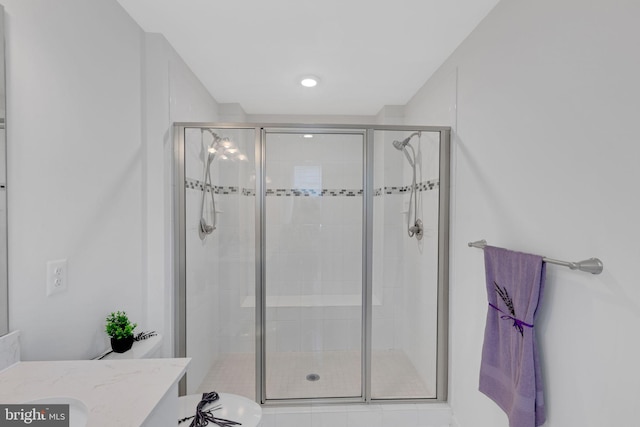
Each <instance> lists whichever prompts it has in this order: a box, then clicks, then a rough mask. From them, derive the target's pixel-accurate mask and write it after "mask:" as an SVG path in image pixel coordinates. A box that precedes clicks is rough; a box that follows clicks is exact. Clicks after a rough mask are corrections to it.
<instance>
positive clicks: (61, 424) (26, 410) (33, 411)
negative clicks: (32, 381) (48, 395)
mask: <svg viewBox="0 0 640 427" xmlns="http://www.w3.org/2000/svg"><path fill="white" fill-rule="evenodd" d="M16 426H35V427H69V405H65V404H55V405H29V404H24V405H2V404H0V427H16Z"/></svg>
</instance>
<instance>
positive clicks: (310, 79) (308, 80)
mask: <svg viewBox="0 0 640 427" xmlns="http://www.w3.org/2000/svg"><path fill="white" fill-rule="evenodd" d="M319 81H320V79H319V78H317V77H316V76H304V77H303V78H302V79H301V80H300V84H301V85H302V86H304V87H314V86H316V85H317V84H318V82H319Z"/></svg>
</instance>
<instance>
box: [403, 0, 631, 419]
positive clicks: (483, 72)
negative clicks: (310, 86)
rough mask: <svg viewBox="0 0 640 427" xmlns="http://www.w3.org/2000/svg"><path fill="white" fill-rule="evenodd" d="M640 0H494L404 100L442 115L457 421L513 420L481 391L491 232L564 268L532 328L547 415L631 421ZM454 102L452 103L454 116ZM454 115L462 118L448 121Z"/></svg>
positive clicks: (496, 240) (410, 117) (413, 117)
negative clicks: (594, 264)
mask: <svg viewBox="0 0 640 427" xmlns="http://www.w3.org/2000/svg"><path fill="white" fill-rule="evenodd" d="M639 18H640V3H638V2H634V1H622V0H614V1H606V2H605V1H599V2H582V1H577V0H564V1H561V2H557V1H550V0H541V1H535V2H523V1H503V2H501V3H499V5H498V6H497V7H496V8H495V9H494V10H493V12H492V13H491V14H489V16H488V17H487V18H486V19H485V20H484V21H483V22H482V23H481V25H480V26H479V27H478V28H477V29H476V30H475V31H474V32H473V33H472V34H471V35H470V36H469V38H468V39H467V40H466V41H465V42H464V43H463V44H462V45H461V46H460V47H459V48H458V50H457V51H456V52H455V53H454V54H453V55H452V57H450V58H449V60H448V61H447V62H446V63H445V64H444V65H443V66H442V67H441V69H440V70H439V71H438V72H437V73H436V74H435V75H434V76H433V77H432V78H431V79H430V80H429V81H428V82H427V84H426V85H425V86H424V87H423V88H422V89H421V90H420V91H419V92H418V93H417V94H416V96H415V97H414V98H413V100H412V101H411V102H410V103H409V104H408V106H407V110H406V111H407V117H406V120H407V122H408V123H419V122H420V123H425V124H427V123H430V124H433V123H438V124H451V125H452V126H454V128H455V133H454V139H453V155H454V160H453V162H454V163H453V194H452V196H453V200H452V208H453V216H452V232H453V233H452V242H451V254H452V265H451V273H452V274H451V276H452V277H451V352H450V357H451V401H452V404H453V409H454V415H455V417H456V419H457V422H458V424H459V426H460V427H483V426H486V427H499V426H507V425H508V423H507V421H506V417H505V415H504V414H503V413H502V412H501V411H500V410H499V409H498V408H497V406H496V405H494V404H493V403H492V402H491V401H490V400H489V399H488V398H486V397H485V396H484V395H482V394H480V393H479V392H478V391H477V387H478V370H479V364H480V353H481V346H482V336H483V328H484V316H485V313H486V304H485V303H484V301H486V294H485V288H484V283H483V281H484V271H483V261H482V251H480V250H477V249H471V248H468V247H467V245H466V243H467V242H469V241H472V240H476V239H481V238H486V239H487V240H488V241H489V242H490V243H492V244H495V245H498V246H504V247H507V248H513V249H517V250H522V251H527V252H532V253H539V254H542V255H546V256H550V257H555V258H558V259H566V260H573V261H577V260H580V259H584V258H588V257H591V256H597V257H600V258H601V259H602V260H603V262H604V268H605V269H604V272H603V273H602V274H601V275H599V276H594V275H590V274H587V273H581V272H574V271H571V270H569V269H565V268H562V267H558V266H549V268H548V269H547V287H546V292H545V295H544V299H543V307H542V310H541V313H540V315H539V318H538V321H537V325H536V330H537V333H538V339H539V343H540V349H541V352H542V359H543V363H542V365H543V370H544V381H545V391H546V402H547V408H548V411H547V414H548V422H547V424H546V425H548V426H550V427H564V426H603V425H632V424H634V423H635V422H637V418H638V409H637V400H638V397H639V396H640V395H639V392H638V387H637V386H638V375H639V374H640V371H639V369H638V365H637V361H638V360H639V359H640V341H638V340H637V339H636V338H635V335H634V333H633V330H634V329H633V325H636V324H637V323H638V320H639V319H640V287H638V279H637V271H636V266H637V263H638V259H640V249H639V248H638V245H637V241H638V238H639V237H640V225H638V224H639V223H638V218H639V217H640V199H639V198H638V197H637V188H636V187H637V183H638V182H640V169H638V167H637V165H636V163H637V161H638V159H639V158H640V146H639V145H638V144H637V139H638V134H639V132H638V129H637V125H636V122H637V119H638V117H640V103H639V101H638V100H639V99H640V84H639V83H638V75H640V56H638V54H637V50H638V40H640V27H638V25H637V22H638V19H639ZM456 108H457V117H456V115H455V112H456ZM456 119H457V120H456Z"/></svg>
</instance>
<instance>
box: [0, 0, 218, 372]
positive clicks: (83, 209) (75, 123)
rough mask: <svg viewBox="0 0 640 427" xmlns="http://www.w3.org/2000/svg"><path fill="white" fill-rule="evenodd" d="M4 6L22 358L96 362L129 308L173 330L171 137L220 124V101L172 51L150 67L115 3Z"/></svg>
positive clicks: (15, 308) (9, 2) (13, 308)
mask: <svg viewBox="0 0 640 427" xmlns="http://www.w3.org/2000/svg"><path fill="white" fill-rule="evenodd" d="M3 3H4V5H5V11H6V24H7V32H6V36H7V103H8V104H7V107H8V109H7V116H8V118H7V121H8V125H7V130H8V174H9V175H8V183H9V186H10V187H9V191H8V196H9V211H8V215H9V283H10V290H9V301H10V328H11V329H12V330H20V331H21V343H22V357H23V359H25V360H34V359H73V358H89V357H93V356H95V355H96V354H99V353H100V352H102V351H103V350H104V349H105V347H106V346H107V345H108V344H107V340H106V336H105V334H104V331H103V329H104V318H105V316H106V315H107V314H108V313H109V312H110V311H113V310H118V309H121V310H126V311H127V312H128V313H129V314H130V316H131V317H132V319H133V320H134V321H136V322H138V323H139V324H140V327H139V330H149V329H151V328H153V329H156V330H158V331H159V332H161V333H162V332H165V330H164V328H165V327H167V325H168V324H169V321H168V320H167V318H164V317H163V316H166V315H168V314H169V313H170V312H169V311H163V310H162V309H160V310H156V309H155V307H156V306H155V303H156V302H157V303H158V304H161V305H164V307H165V310H166V308H167V307H170V305H169V303H168V301H167V300H166V298H164V297H165V296H166V286H167V277H170V276H166V275H165V274H166V271H165V270H164V269H165V265H167V264H169V265H170V263H169V262H168V261H167V259H170V258H168V256H167V252H166V251H167V248H170V247H171V246H170V245H169V243H168V242H167V239H168V236H167V234H166V233H167V231H166V228H165V227H166V224H167V223H168V213H167V212H168V211H167V209H168V206H169V203H170V201H169V200H168V196H167V192H166V188H168V187H166V182H167V181H166V179H167V177H168V175H166V167H167V163H166V161H167V157H166V155H167V147H168V145H167V144H168V141H170V139H168V136H167V135H168V134H167V132H168V131H169V123H170V122H171V121H172V120H187V119H189V120H191V119H193V120H203V119H205V118H206V119H215V117H212V115H213V113H214V112H215V101H213V100H212V99H211V98H210V97H209V96H208V95H203V92H202V91H203V90H204V89H202V87H201V86H200V87H198V84H197V83H196V82H194V79H195V78H194V77H193V75H192V74H190V72H189V71H188V69H186V67H185V66H184V65H183V64H182V63H181V61H180V60H179V58H177V56H176V55H175V53H172V52H170V49H169V48H166V49H165V51H164V52H162V48H161V47H160V46H159V42H158V43H156V44H153V43H150V44H149V52H148V53H150V54H151V55H153V54H155V55H156V56H155V57H152V56H149V57H147V56H145V55H146V54H145V45H146V41H147V39H146V37H145V34H144V33H143V32H142V30H141V29H140V28H139V27H138V26H137V24H135V23H134V21H133V20H132V19H131V18H130V17H129V16H128V15H127V14H126V13H125V12H124V10H123V9H122V8H121V7H120V6H119V4H118V3H117V2H115V1H112V0H96V1H92V2H85V1H81V0H59V1H56V2H51V1H47V0H32V1H29V2H25V1H19V0H6V1H4V2H3ZM165 43H166V42H165ZM153 49H156V50H155V51H153ZM163 55H164V56H163ZM162 58H164V59H162ZM154 61H155V62H154ZM167 76H169V77H167ZM170 97H171V101H172V104H171V110H169V101H170ZM148 99H149V100H150V99H153V102H150V103H149V105H147V103H146V100H148ZM153 106H155V107H158V106H163V107H162V108H156V109H154V108H152V107H153ZM147 120H149V122H150V123H151V124H150V125H149V126H147V125H146V124H147ZM147 144H148V145H147ZM147 239H149V240H148V242H147ZM147 256H149V258H148V259H147ZM60 258H66V259H67V260H68V287H69V289H68V291H67V292H66V293H64V294H57V295H53V296H51V297H46V294H45V272H46V262H47V261H48V260H55V259H60ZM147 298H148V299H149V302H150V304H152V309H150V310H149V309H148V307H147ZM159 313H160V314H159ZM169 338H170V337H169Z"/></svg>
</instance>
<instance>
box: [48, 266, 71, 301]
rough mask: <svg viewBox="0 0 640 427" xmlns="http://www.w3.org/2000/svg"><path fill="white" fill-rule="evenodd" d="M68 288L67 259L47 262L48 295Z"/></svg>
mask: <svg viewBox="0 0 640 427" xmlns="http://www.w3.org/2000/svg"><path fill="white" fill-rule="evenodd" d="M66 290H67V260H66V259H59V260H56V261H49V262H47V296H50V295H53V294H57V293H59V292H64V291H66Z"/></svg>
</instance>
